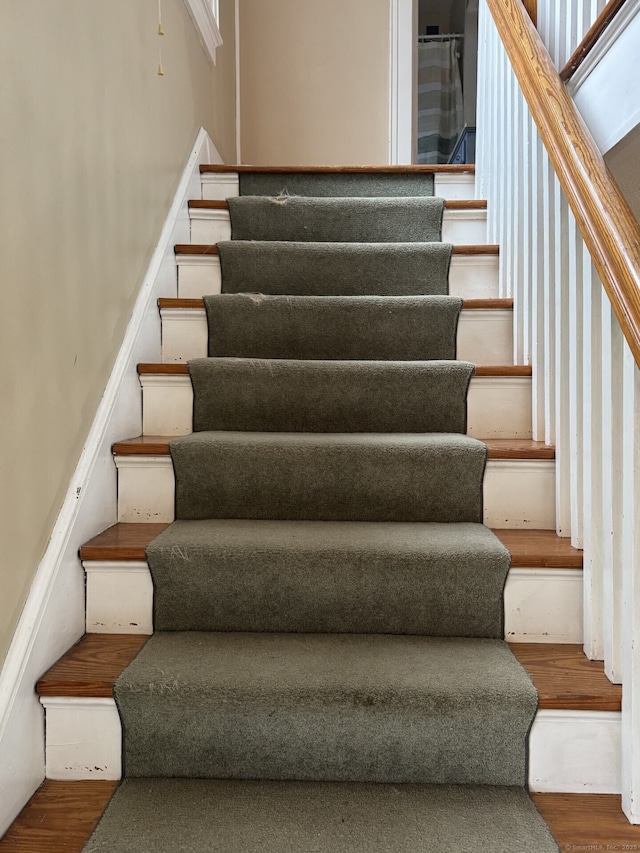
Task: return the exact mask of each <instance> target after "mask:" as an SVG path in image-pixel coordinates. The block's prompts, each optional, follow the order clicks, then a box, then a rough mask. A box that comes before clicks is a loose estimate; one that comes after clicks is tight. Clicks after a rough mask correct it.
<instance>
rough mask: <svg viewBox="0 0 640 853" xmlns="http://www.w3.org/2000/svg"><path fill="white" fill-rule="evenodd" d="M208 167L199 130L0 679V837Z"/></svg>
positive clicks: (31, 780)
mask: <svg viewBox="0 0 640 853" xmlns="http://www.w3.org/2000/svg"><path fill="white" fill-rule="evenodd" d="M206 162H218V163H220V162H221V158H220V156H219V154H218V152H217V151H216V150H215V148H214V146H213V144H212V142H211V140H210V138H209V136H208V134H207V133H206V131H205V130H204V129H201V130H200V131H199V133H198V136H197V139H196V141H195V144H194V147H193V149H192V151H191V154H190V155H189V159H188V161H187V164H186V166H185V168H184V170H183V173H182V176H181V178H180V182H179V184H178V187H177V191H176V194H175V196H174V200H173V204H172V205H171V209H170V210H169V213H168V215H167V218H166V220H165V224H164V227H163V229H162V234H161V235H160V239H159V241H158V244H157V245H156V248H155V251H154V253H153V256H152V258H151V262H150V264H149V268H148V270H147V273H146V275H145V277H144V281H143V283H142V287H141V288H140V293H139V294H138V298H137V300H136V303H135V306H134V309H133V313H132V316H131V320H130V322H129V325H128V327H127V331H126V333H125V336H124V339H123V343H122V346H121V348H120V352H119V353H118V357H117V358H116V362H115V365H114V368H113V371H112V373H111V376H110V378H109V381H108V383H107V386H106V388H105V391H104V395H103V397H102V400H101V402H100V406H99V407H98V411H97V413H96V417H95V420H94V422H93V425H92V427H91V430H90V432H89V435H88V437H87V440H86V442H85V445H84V448H83V450H82V454H81V456H80V461H79V462H78V465H77V468H76V470H75V472H74V474H73V477H72V479H71V482H70V484H69V489H68V491H67V495H66V497H65V500H64V503H63V505H62V509H61V511H60V514H59V516H58V519H57V521H56V524H55V527H54V529H53V532H52V534H51V539H50V540H49V545H48V547H47V550H46V552H45V554H44V557H43V558H42V561H41V562H40V565H39V566H38V568H37V570H36V573H35V577H34V580H33V584H32V586H31V590H30V593H29V596H28V598H27V602H26V604H25V607H24V610H23V612H22V616H21V618H20V621H19V623H18V627H17V628H16V631H15V634H14V637H13V641H12V643H11V646H10V648H9V652H8V655H7V659H6V661H5V664H4V667H3V669H2V673H1V674H0V768H2V775H1V776H0V836H2V835H3V833H4V832H5V831H6V829H7V828H8V827H9V825H10V824H11V822H12V821H13V820H14V818H15V817H16V815H17V814H18V812H19V811H20V809H21V808H22V806H23V805H24V804H25V802H26V801H27V800H28V798H29V797H30V796H31V794H32V793H33V792H34V791H35V789H36V788H37V787H38V786H39V785H40V784H41V782H42V780H43V779H44V776H45V744H44V717H43V713H42V707H41V705H40V703H39V701H38V698H37V696H36V694H35V690H34V685H35V683H36V682H37V680H38V678H40V676H41V675H42V674H43V673H44V672H45V671H46V670H47V669H48V668H49V667H50V666H51V665H52V664H53V663H54V662H55V661H56V660H57V659H58V658H59V657H60V655H62V654H63V653H64V652H65V651H66V650H67V649H68V648H69V646H71V645H72V644H73V643H74V642H76V641H77V640H78V639H79V637H80V636H81V635H82V634H83V633H84V621H85V616H84V604H85V601H84V573H83V571H82V566H81V565H80V561H79V558H78V549H79V547H80V546H81V545H82V544H83V543H84V542H85V541H86V540H87V539H89V538H91V537H92V536H94V535H95V534H96V533H98V532H99V531H101V530H103V529H104V528H105V527H108V526H109V525H110V524H114V523H115V522H116V520H117V507H116V484H117V479H116V469H115V466H114V464H113V457H112V455H111V445H112V443H113V442H114V441H116V440H118V439H121V438H123V437H125V436H130V435H137V434H139V433H140V431H141V429H142V412H141V396H140V383H139V381H138V376H137V372H136V365H137V364H138V362H140V361H158V360H159V359H160V316H159V314H158V311H157V309H156V300H157V299H158V297H159V296H176V295H177V279H176V264H175V257H174V253H173V246H174V244H175V243H186V242H188V240H189V215H188V210H187V202H188V200H189V198H194V197H198V196H199V195H200V173H199V166H200V164H201V163H206Z"/></svg>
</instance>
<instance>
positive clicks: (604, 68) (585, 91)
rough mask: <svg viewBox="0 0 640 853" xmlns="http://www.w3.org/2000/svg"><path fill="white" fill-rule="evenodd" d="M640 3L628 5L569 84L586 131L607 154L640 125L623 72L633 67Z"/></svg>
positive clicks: (638, 104)
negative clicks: (587, 129)
mask: <svg viewBox="0 0 640 853" xmlns="http://www.w3.org/2000/svg"><path fill="white" fill-rule="evenodd" d="M639 32H640V2H638V0H634V2H627V3H625V5H624V6H623V7H622V8H621V10H620V11H619V12H618V14H617V15H616V16H615V18H614V19H613V21H612V22H611V23H610V24H609V26H608V27H607V29H606V30H605V31H604V33H603V34H602V36H601V37H600V39H598V41H597V42H596V44H595V46H594V48H593V49H592V50H591V51H590V52H589V54H588V55H587V57H586V58H585V60H584V62H583V63H582V64H581V65H580V66H579V67H578V69H577V70H576V72H575V74H574V75H573V77H572V78H571V80H570V81H569V82H568V83H567V91H568V92H569V94H570V95H571V97H572V98H573V100H574V101H575V104H576V106H577V107H578V109H579V111H580V113H581V115H582V117H583V119H584V120H585V122H586V124H587V127H588V128H589V130H590V131H591V134H592V135H593V137H594V139H595V141H596V144H597V146H598V148H599V150H600V152H601V153H602V154H606V153H607V152H608V151H610V150H611V148H613V146H614V145H616V144H617V143H618V142H620V140H621V139H624V137H625V136H626V135H627V134H628V133H630V132H631V131H632V130H633V128H634V127H636V125H637V124H638V123H639V122H640V98H638V96H637V94H636V93H637V87H635V86H634V85H633V82H632V79H630V77H629V75H628V74H627V75H626V76H625V74H624V73H622V70H624V69H625V68H626V69H627V70H628V69H632V68H633V67H634V63H635V59H636V54H637V38H638V33H639Z"/></svg>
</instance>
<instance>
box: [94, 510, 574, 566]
mask: <svg viewBox="0 0 640 853" xmlns="http://www.w3.org/2000/svg"><path fill="white" fill-rule="evenodd" d="M167 526H168V525H167V524H166V523H163V524H158V523H142V522H140V523H135V522H120V523H118V524H114V525H112V526H111V527H108V528H107V529H106V530H103V531H102V533H99V534H98V535H97V536H94V537H93V539H90V540H89V542H87V543H86V544H84V545H83V546H82V548H80V558H81V559H82V560H96V561H99V560H117V561H123V562H124V561H128V560H136V561H140V560H145V559H146V554H145V548H146V547H147V545H148V544H149V542H151V540H152V539H155V537H156V536H158V535H159V534H160V533H162V531H163V530H164V529H165V528H166V527H167ZM493 532H494V533H495V535H496V536H497V537H498V539H500V541H501V542H502V544H503V545H504V546H505V547H506V548H507V549H508V550H509V551H510V553H511V565H512V567H513V568H521V567H525V568H547V569H551V568H554V569H581V568H582V551H580V550H579V549H578V548H573V547H572V545H571V541H570V540H569V539H564V538H561V537H560V536H558V535H557V534H556V532H555V531H554V530H518V529H513V530H494V531H493Z"/></svg>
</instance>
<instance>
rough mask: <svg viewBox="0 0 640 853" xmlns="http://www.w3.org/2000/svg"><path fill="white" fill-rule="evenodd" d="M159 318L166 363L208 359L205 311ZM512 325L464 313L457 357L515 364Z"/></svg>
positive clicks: (509, 315)
mask: <svg viewBox="0 0 640 853" xmlns="http://www.w3.org/2000/svg"><path fill="white" fill-rule="evenodd" d="M160 315H161V317H162V361H163V362H164V363H165V364H170V363H177V362H185V361H188V360H189V359H190V358H205V357H206V355H207V335H208V331H207V317H206V314H205V311H204V308H202V309H198V308H163V309H162V310H161V311H160ZM512 324H513V312H512V311H503V310H493V309H490V310H486V311H485V310H475V309H474V310H469V311H462V314H461V316H460V320H459V323H458V351H457V357H458V358H459V359H460V360H461V361H472V362H474V364H512V363H513V325H512Z"/></svg>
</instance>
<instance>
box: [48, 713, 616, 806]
mask: <svg viewBox="0 0 640 853" xmlns="http://www.w3.org/2000/svg"><path fill="white" fill-rule="evenodd" d="M41 701H42V704H43V705H44V707H45V710H46V732H47V741H46V777H47V779H58V780H74V779H77V780H80V779H118V778H120V775H121V766H122V757H121V756H122V752H121V750H122V728H121V723H120V718H119V716H118V711H117V708H116V703H115V702H114V701H113V700H111V699H101V700H97V702H99V703H100V704H99V705H97V704H96V700H95V699H81V698H77V699H76V698H73V697H53V698H49V697H44V698H43V699H42V700H41ZM620 725H621V724H620V714H616V713H612V712H606V711H598V712H586V711H538V713H537V715H536V719H535V721H534V724H533V727H532V730H531V736H530V741H529V743H530V750H529V785H530V788H531V790H533V791H558V792H567V793H580V794H585V793H587V794H599V793H600V794H618V793H620V786H621V782H620V779H621V772H620V758H619V756H620Z"/></svg>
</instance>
